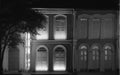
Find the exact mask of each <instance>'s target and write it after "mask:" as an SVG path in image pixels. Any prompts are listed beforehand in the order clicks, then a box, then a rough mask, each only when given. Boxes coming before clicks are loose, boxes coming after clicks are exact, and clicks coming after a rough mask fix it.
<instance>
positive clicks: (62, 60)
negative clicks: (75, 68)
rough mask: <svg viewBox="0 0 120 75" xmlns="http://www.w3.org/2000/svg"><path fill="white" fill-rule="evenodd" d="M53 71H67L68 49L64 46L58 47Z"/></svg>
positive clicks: (55, 52)
mask: <svg viewBox="0 0 120 75" xmlns="http://www.w3.org/2000/svg"><path fill="white" fill-rule="evenodd" d="M53 53H54V54H53V70H54V71H65V70H66V48H65V47H64V46H62V45H57V46H56V47H55V48H54V52H53Z"/></svg>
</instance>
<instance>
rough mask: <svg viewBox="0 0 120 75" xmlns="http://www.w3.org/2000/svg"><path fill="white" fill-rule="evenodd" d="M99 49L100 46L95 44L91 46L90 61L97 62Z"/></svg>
mask: <svg viewBox="0 0 120 75" xmlns="http://www.w3.org/2000/svg"><path fill="white" fill-rule="evenodd" d="M99 49H100V46H99V44H97V43H95V44H93V45H92V46H91V51H92V60H99V55H100V54H99V53H100V52H99Z"/></svg>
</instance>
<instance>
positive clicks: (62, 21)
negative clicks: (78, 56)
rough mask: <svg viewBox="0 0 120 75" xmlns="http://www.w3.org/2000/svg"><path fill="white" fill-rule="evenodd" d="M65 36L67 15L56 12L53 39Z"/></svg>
mask: <svg viewBox="0 0 120 75" xmlns="http://www.w3.org/2000/svg"><path fill="white" fill-rule="evenodd" d="M66 38H67V16H66V15H62V14H58V15H55V16H54V39H58V40H60V39H66Z"/></svg>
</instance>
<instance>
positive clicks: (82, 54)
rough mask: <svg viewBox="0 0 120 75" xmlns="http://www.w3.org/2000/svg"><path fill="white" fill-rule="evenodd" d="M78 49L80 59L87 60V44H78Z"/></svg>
mask: <svg viewBox="0 0 120 75" xmlns="http://www.w3.org/2000/svg"><path fill="white" fill-rule="evenodd" d="M79 50H80V59H81V61H86V60H87V50H88V46H87V45H86V44H81V45H80V46H79Z"/></svg>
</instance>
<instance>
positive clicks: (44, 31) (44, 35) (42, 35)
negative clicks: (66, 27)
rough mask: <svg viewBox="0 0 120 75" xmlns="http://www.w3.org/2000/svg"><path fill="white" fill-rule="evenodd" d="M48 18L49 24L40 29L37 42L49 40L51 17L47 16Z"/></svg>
mask: <svg viewBox="0 0 120 75" xmlns="http://www.w3.org/2000/svg"><path fill="white" fill-rule="evenodd" d="M45 17H46V18H47V23H45V24H44V27H43V28H40V29H38V33H39V34H38V35H36V39H37V40H47V39H48V38H49V36H48V32H49V16H47V15H45Z"/></svg>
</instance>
